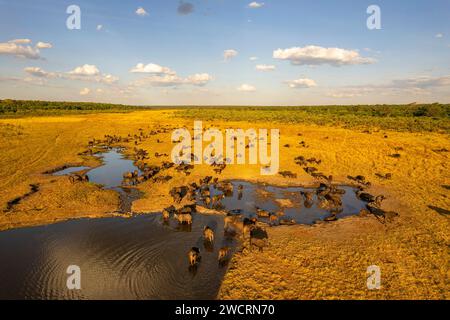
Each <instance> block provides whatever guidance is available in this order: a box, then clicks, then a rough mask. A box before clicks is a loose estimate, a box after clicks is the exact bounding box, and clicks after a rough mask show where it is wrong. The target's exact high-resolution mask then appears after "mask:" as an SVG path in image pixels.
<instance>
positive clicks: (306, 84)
mask: <svg viewBox="0 0 450 320" xmlns="http://www.w3.org/2000/svg"><path fill="white" fill-rule="evenodd" d="M285 83H286V84H287V85H288V86H289V88H293V89H300V88H312V87H316V86H317V83H316V82H315V81H314V80H312V79H307V78H304V79H296V80H289V81H285Z"/></svg>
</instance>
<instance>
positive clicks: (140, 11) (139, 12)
mask: <svg viewBox="0 0 450 320" xmlns="http://www.w3.org/2000/svg"><path fill="white" fill-rule="evenodd" d="M136 14H137V15H138V16H141V17H144V16H148V13H147V11H145V9H144V8H142V7H139V8H137V9H136Z"/></svg>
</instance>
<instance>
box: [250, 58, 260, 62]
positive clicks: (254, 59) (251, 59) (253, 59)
mask: <svg viewBox="0 0 450 320" xmlns="http://www.w3.org/2000/svg"><path fill="white" fill-rule="evenodd" d="M256 60H258V57H250V61H256Z"/></svg>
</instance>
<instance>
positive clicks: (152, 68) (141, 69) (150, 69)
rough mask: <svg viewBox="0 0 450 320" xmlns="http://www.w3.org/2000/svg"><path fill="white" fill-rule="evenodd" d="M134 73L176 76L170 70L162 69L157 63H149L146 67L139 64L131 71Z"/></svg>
mask: <svg viewBox="0 0 450 320" xmlns="http://www.w3.org/2000/svg"><path fill="white" fill-rule="evenodd" d="M130 72H132V73H154V74H175V72H174V71H172V70H170V68H167V67H162V66H160V65H158V64H155V63H149V64H147V65H144V64H143V63H138V64H137V65H136V67H134V68H132V69H131V70H130Z"/></svg>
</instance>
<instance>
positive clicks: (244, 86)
mask: <svg viewBox="0 0 450 320" xmlns="http://www.w3.org/2000/svg"><path fill="white" fill-rule="evenodd" d="M237 90H238V91H242V92H254V91H256V88H255V87H254V86H252V85H250V84H246V83H244V84H242V85H240V86H239V87H238V88H237Z"/></svg>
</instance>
